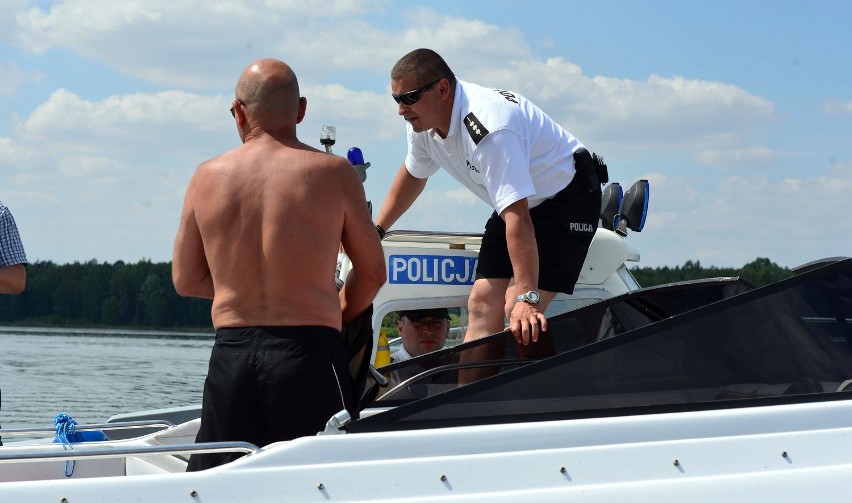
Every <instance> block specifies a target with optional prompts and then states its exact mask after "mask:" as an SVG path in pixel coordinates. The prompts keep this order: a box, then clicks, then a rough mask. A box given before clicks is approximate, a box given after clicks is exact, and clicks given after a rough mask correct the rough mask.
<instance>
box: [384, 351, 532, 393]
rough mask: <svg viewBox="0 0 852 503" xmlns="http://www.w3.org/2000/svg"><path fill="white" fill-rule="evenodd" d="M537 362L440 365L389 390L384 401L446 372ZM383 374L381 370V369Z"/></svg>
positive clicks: (505, 360)
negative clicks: (424, 380)
mask: <svg viewBox="0 0 852 503" xmlns="http://www.w3.org/2000/svg"><path fill="white" fill-rule="evenodd" d="M534 362H535V360H530V359H526V358H512V359H502V360H484V361H480V362H459V363H448V364H445V365H440V366H438V367H434V368H431V369H427V370H424V371H423V372H420V373H419V374H416V375H414V376H411V377H409V378H408V379H406V380H404V381H402V382H400V383H399V384H397V385H396V386H394V387H393V388H391V389H389V390H388V391H387V392H385V393H384V394H383V395H382V400H387V399H390V398H392V397H393V395H395V394H397V393H398V392H399V391H400V390H402V389H405V388H406V387H408V386H410V385H411V384H414V383H416V382H417V381H422V380H423V379H426V378H427V377H430V376H432V375H435V374H441V373H444V372H450V371H453V370H462V369H473V368H483V367H495V366H505V365H510V366H511V365H529V364H530V363H534ZM379 372H381V369H379Z"/></svg>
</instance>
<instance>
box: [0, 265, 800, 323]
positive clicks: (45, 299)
mask: <svg viewBox="0 0 852 503" xmlns="http://www.w3.org/2000/svg"><path fill="white" fill-rule="evenodd" d="M631 272H632V273H633V275H634V276H635V277H636V280H637V281H638V282H639V284H640V285H642V286H654V285H660V284H666V283H673V282H676V281H683V280H690V279H701V278H712V277H718V276H740V277H742V278H743V279H745V280H747V281H749V282H750V283H751V284H753V285H754V286H756V287H760V286H764V285H767V284H769V283H774V282H776V281H779V280H781V279H784V278H787V277H789V276H791V275H792V272H791V271H790V270H789V269H787V268H783V267H779V266H778V265H776V264H774V263H772V262H770V261H769V259H766V258H758V259H756V260H755V261H754V262H750V263H748V264H746V265H744V266H743V267H742V268H739V269H733V268H717V267H707V268H705V267H702V266H701V264H700V263H699V262H698V261H695V262H693V261H691V260H690V261H687V262H686V263H685V264H684V265H683V266H677V267H656V268H652V267H634V268H632V269H631ZM210 307H211V302H210V301H209V300H205V299H195V298H185V297H181V296H179V295H178V294H177V293H176V292H175V289H174V285H173V284H172V264H171V262H167V263H156V264H155V263H152V262H151V261H140V262H138V263H135V264H128V263H125V262H122V261H118V262H115V263H114V264H109V263H99V262H97V261H96V260H92V261H89V262H86V263H79V262H75V263H73V264H65V265H57V264H54V263H53V262H35V263H33V264H30V265H29V266H28V267H27V288H26V290H25V291H24V293H22V294H21V295H0V324H15V325H51V326H95V327H97V326H107V327H135V328H161V329H162V328H180V329H211V328H212V325H211V321H210Z"/></svg>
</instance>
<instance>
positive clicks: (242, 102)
mask: <svg viewBox="0 0 852 503" xmlns="http://www.w3.org/2000/svg"><path fill="white" fill-rule="evenodd" d="M237 103H239V104H240V105H242V106H246V104H245V102H244V101H243V100H237ZM231 117H233V118H235V119H236V118H237V114H236V112H234V107H231Z"/></svg>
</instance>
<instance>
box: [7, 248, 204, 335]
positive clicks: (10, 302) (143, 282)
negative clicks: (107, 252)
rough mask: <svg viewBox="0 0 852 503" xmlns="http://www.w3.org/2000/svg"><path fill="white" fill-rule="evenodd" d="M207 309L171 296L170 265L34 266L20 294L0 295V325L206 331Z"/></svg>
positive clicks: (196, 301) (29, 268)
mask: <svg viewBox="0 0 852 503" xmlns="http://www.w3.org/2000/svg"><path fill="white" fill-rule="evenodd" d="M210 308H211V301H209V300H206V299H195V298H185V297H181V296H179V295H178V294H177V292H175V288H174V285H173V284H172V264H171V262H167V263H156V264H155V263H152V262H151V261H147V260H146V261H140V262H138V263H136V264H128V263H125V262H122V261H118V262H116V263H114V264H109V263H98V262H97V261H96V260H92V261H89V262H86V263H82V264H81V263H79V262H75V263H73V264H65V265H57V264H54V263H53V262H35V263H33V264H30V265H29V266H27V287H26V290H24V293H22V294H21V295H0V323H3V324H26V325H51V326H109V327H141V328H207V329H211V328H212V323H211V321H210Z"/></svg>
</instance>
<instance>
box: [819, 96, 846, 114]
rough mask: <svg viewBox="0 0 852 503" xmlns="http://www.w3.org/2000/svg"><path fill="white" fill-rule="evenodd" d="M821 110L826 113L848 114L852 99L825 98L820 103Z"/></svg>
mask: <svg viewBox="0 0 852 503" xmlns="http://www.w3.org/2000/svg"><path fill="white" fill-rule="evenodd" d="M822 110H823V112H824V113H825V114H826V115H848V114H852V100H849V101H842V100H837V99H831V100H826V101H825V102H823V104H822Z"/></svg>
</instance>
